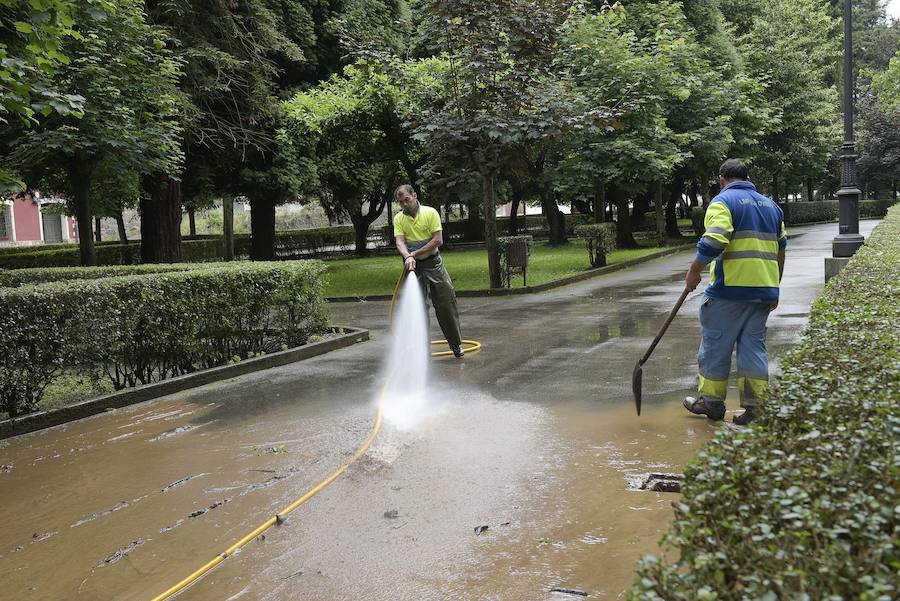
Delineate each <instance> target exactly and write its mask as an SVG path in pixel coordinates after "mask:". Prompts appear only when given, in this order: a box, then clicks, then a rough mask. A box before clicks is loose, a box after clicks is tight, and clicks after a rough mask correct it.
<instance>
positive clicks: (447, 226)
mask: <svg viewBox="0 0 900 601" xmlns="http://www.w3.org/2000/svg"><path fill="white" fill-rule="evenodd" d="M509 221H510V218H509V217H497V233H498V234H499V235H501V236H502V235H503V234H505V233H506V232H508V231H509ZM593 221H594V218H593V217H592V216H590V215H577V214H576V215H566V234H567V235H570V236H571V235H573V234H574V232H575V228H576V227H577V226H579V225H583V224H585V223H592V222H593ZM443 228H444V229H443V235H444V242H484V221H482V220H480V219H479V220H476V221H469V220H467V219H464V220H461V221H450V222H444V223H443ZM519 233H520V234H522V235H531V236H532V237H536V238H546V237H548V236H549V235H550V229H549V228H548V227H547V220H546V219H544V216H543V215H520V216H519ZM381 238H382V240H383V241H384V243H385V244H393V243H394V241H393V239H391V238H390V228H389V227H388V226H384V227H382V228H381Z"/></svg>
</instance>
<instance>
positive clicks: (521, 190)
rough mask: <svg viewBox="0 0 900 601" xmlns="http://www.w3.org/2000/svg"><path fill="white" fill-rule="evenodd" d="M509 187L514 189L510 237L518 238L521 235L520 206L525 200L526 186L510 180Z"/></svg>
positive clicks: (510, 215)
mask: <svg viewBox="0 0 900 601" xmlns="http://www.w3.org/2000/svg"><path fill="white" fill-rule="evenodd" d="M509 187H510V188H511V189H512V200H511V201H510V211H509V235H510V236H517V235H518V234H519V206H520V205H521V204H522V201H523V200H524V199H525V186H523V185H521V184H520V183H518V182H517V181H516V180H514V179H512V178H510V180H509ZM526 219H527V218H526ZM526 226H527V221H526ZM525 229H526V230H527V229H528V228H527V227H526V228H525Z"/></svg>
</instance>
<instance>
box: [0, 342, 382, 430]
mask: <svg viewBox="0 0 900 601" xmlns="http://www.w3.org/2000/svg"><path fill="white" fill-rule="evenodd" d="M328 329H329V331H331V332H333V333H338V334H340V335H339V336H337V337H335V338H330V339H328V340H323V341H321V342H314V343H312V344H307V345H304V346H300V347H297V348H292V349H288V350H286V351H279V352H277V353H270V354H268V355H264V356H262V357H254V358H252V359H247V360H245V361H241V362H240V363H232V364H230V365H220V366H219V367H213V368H211V369H204V370H202V371H198V372H195V373H192V374H187V375H184V376H179V377H177V378H172V379H170V380H163V381H162V382H154V383H153V384H147V385H145V386H138V387H136V388H129V389H127V390H121V391H119V392H114V393H111V394H107V395H103V396H100V397H97V398H94V399H89V400H87V401H81V402H79V403H75V404H74V405H69V406H67V407H60V408H59V409H52V410H50V411H39V412H37V413H29V414H28V415H23V416H21V417H17V418H14V419H7V420H3V421H0V440H2V439H4V438H10V437H12V436H18V435H19V434H26V433H28V432H34V431H35V430H43V429H44V428H49V427H51V426H57V425H59V424H64V423H66V422H71V421H75V420H77V419H82V418H85V417H90V416H92V415H96V414H98V413H103V412H105V411H107V410H109V409H115V408H118V407H125V406H127V405H134V404H135V403H142V402H144V401H149V400H151V399H156V398H159V397H162V396H166V395H169V394H173V393H176V392H182V391H185V390H189V389H191V388H196V387H198V386H203V385H204V384H210V383H212V382H219V381H222V380H227V379H229V378H234V377H237V376H243V375H245V374H249V373H253V372H255V371H261V370H264V369H269V368H272V367H279V366H282V365H287V364H289V363H294V362H296V361H301V360H303V359H309V358H311V357H316V356H318V355H323V354H325V353H328V352H331V351H334V350H337V349H341V348H344V347H347V346H351V345H353V344H356V343H357V342H364V341H366V340H368V339H369V330H364V329H362V328H351V327H346V326H330V327H329V328H328Z"/></svg>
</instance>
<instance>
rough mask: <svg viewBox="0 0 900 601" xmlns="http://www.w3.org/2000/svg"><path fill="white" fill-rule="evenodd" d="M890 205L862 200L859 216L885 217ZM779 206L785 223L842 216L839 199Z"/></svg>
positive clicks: (826, 219)
mask: <svg viewBox="0 0 900 601" xmlns="http://www.w3.org/2000/svg"><path fill="white" fill-rule="evenodd" d="M890 205H891V202H890V201H887V200H862V201H860V203H859V216H860V218H862V219H874V218H878V217H884V216H885V215H886V214H887V210H888V207H889V206H890ZM779 206H780V207H781V208H782V210H783V211H784V223H785V225H798V224H802V223H815V222H818V221H837V219H838V217H840V210H839V205H838V201H837V200H821V201H816V202H786V203H782V204H780V205H779Z"/></svg>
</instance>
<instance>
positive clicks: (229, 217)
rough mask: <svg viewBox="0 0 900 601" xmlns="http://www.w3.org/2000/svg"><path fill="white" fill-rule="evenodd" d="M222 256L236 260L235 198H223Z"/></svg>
mask: <svg viewBox="0 0 900 601" xmlns="http://www.w3.org/2000/svg"><path fill="white" fill-rule="evenodd" d="M222 242H223V248H222V258H223V259H224V260H226V261H234V199H233V198H231V197H230V196H229V197H227V198H223V199H222Z"/></svg>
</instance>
